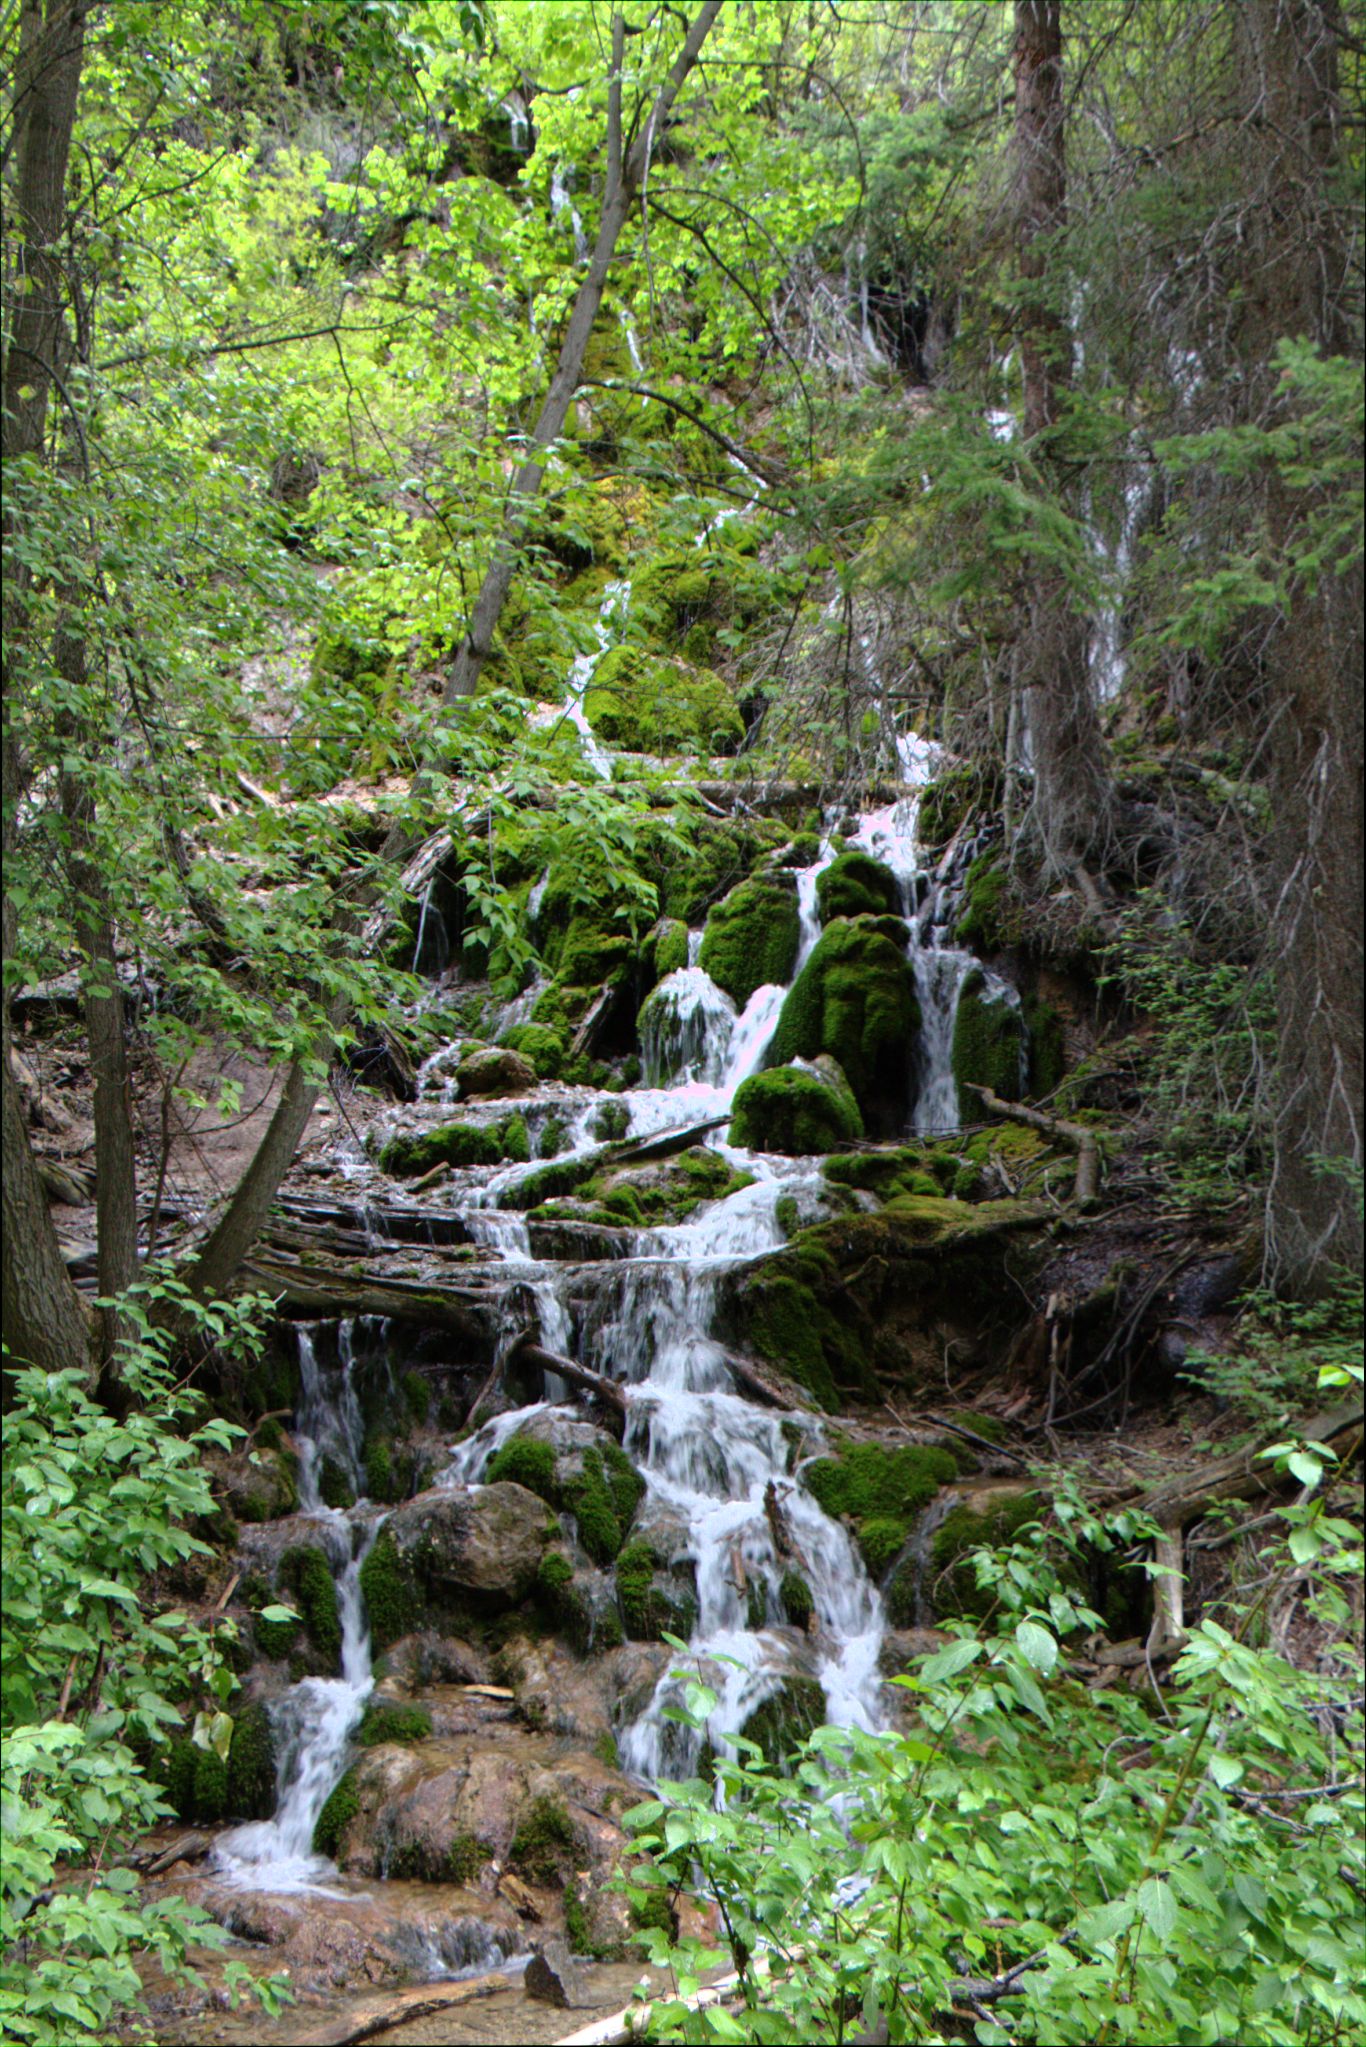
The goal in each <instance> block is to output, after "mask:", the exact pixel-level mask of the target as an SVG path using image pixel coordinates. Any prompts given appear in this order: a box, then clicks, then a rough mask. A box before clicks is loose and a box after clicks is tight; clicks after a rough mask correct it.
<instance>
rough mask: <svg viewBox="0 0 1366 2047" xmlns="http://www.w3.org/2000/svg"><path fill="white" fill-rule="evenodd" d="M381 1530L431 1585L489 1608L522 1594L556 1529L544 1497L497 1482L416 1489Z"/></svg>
mask: <svg viewBox="0 0 1366 2047" xmlns="http://www.w3.org/2000/svg"><path fill="white" fill-rule="evenodd" d="M385 1532H386V1534H387V1535H389V1536H390V1537H391V1538H392V1540H393V1542H394V1543H395V1545H396V1547H397V1548H398V1551H399V1554H400V1555H401V1556H402V1557H404V1558H405V1559H407V1560H408V1561H410V1562H411V1563H412V1565H413V1566H414V1568H415V1569H416V1571H417V1573H418V1575H419V1576H420V1577H421V1578H422V1579H423V1580H425V1582H426V1583H427V1584H428V1585H429V1586H430V1587H432V1589H433V1590H434V1591H435V1592H437V1593H438V1594H440V1593H446V1594H448V1595H450V1596H451V1597H452V1598H453V1599H454V1601H455V1602H456V1603H457V1604H460V1603H464V1602H465V1601H468V1602H469V1603H470V1604H471V1605H473V1606H475V1607H476V1608H478V1609H479V1610H480V1611H482V1612H490V1613H492V1612H498V1611H499V1610H501V1609H502V1608H504V1607H508V1606H518V1605H520V1604H521V1602H522V1600H524V1599H525V1598H526V1596H527V1594H528V1593H529V1592H530V1591H531V1588H532V1585H533V1583H534V1581H535V1577H536V1567H537V1565H538V1564H539V1563H540V1561H541V1557H542V1554H543V1552H544V1550H545V1546H546V1543H547V1541H548V1540H549V1539H550V1536H551V1534H552V1533H555V1534H558V1532H559V1531H558V1528H557V1526H556V1525H555V1523H554V1522H553V1520H552V1518H551V1516H550V1514H549V1512H548V1510H547V1508H546V1504H545V1502H544V1500H540V1499H538V1498H537V1497H536V1495H535V1493H530V1492H528V1491H527V1490H526V1488H525V1487H524V1486H519V1485H511V1484H508V1483H502V1484H499V1485H486V1486H451V1487H449V1488H441V1489H436V1488H433V1489H432V1490H431V1491H429V1492H425V1493H419V1494H418V1496H417V1498H416V1499H414V1500H407V1501H405V1502H404V1504H403V1505H402V1506H400V1507H396V1508H395V1509H394V1511H393V1513H392V1514H391V1515H390V1516H389V1519H388V1521H387V1522H386V1523H385Z"/></svg>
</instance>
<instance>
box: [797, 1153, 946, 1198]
mask: <svg viewBox="0 0 1366 2047" xmlns="http://www.w3.org/2000/svg"><path fill="white" fill-rule="evenodd" d="M961 1165H962V1161H961V1160H960V1159H959V1158H958V1156H957V1155H956V1154H955V1153H954V1152H952V1151H951V1150H949V1149H948V1148H947V1147H946V1146H942V1145H930V1144H906V1145H898V1146H897V1148H896V1150H895V1151H868V1152H837V1153H836V1154H835V1155H834V1157H832V1158H828V1159H827V1160H826V1161H825V1164H824V1165H823V1166H822V1168H821V1171H822V1173H823V1174H824V1175H825V1178H826V1179H827V1180H829V1181H830V1182H831V1183H832V1184H833V1185H834V1186H837V1187H858V1188H861V1189H863V1190H864V1191H865V1192H867V1193H870V1194H876V1195H877V1197H878V1199H879V1200H880V1201H894V1200H895V1199H896V1198H897V1196H898V1195H902V1194H947V1193H949V1192H950V1191H951V1189H952V1187H953V1183H954V1180H955V1179H956V1177H957V1175H958V1173H959V1171H960V1170H961Z"/></svg>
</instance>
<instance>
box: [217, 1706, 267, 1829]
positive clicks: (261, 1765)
mask: <svg viewBox="0 0 1366 2047" xmlns="http://www.w3.org/2000/svg"><path fill="white" fill-rule="evenodd" d="M226 1793H227V1811H228V1814H229V1816H230V1817H231V1818H233V1819H243V1820H268V1819H269V1818H270V1816H271V1814H272V1813H273V1812H274V1810H275V1741H274V1737H273V1736H272V1734H271V1731H270V1715H269V1714H268V1713H267V1711H266V1709H265V1707H264V1706H262V1705H260V1704H255V1705H250V1706H245V1707H244V1708H243V1709H242V1711H241V1712H240V1713H239V1714H238V1715H237V1717H236V1719H235V1720H234V1721H233V1723H232V1741H231V1744H230V1746H229V1748H228V1775H227V1785H226Z"/></svg>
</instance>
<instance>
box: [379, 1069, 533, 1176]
mask: <svg viewBox="0 0 1366 2047" xmlns="http://www.w3.org/2000/svg"><path fill="white" fill-rule="evenodd" d="M509 1056H512V1057H515V1056H517V1055H515V1054H511V1055H509ZM523 1063H525V1062H523ZM527 1071H528V1072H530V1071H531V1068H530V1066H529V1065H528V1067H527ZM530 1156H531V1147H530V1142H529V1140H528V1137H527V1127H526V1119H525V1118H524V1117H522V1116H518V1115H513V1116H503V1117H501V1118H499V1119H498V1120H497V1121H496V1122H492V1123H441V1124H438V1125H437V1127H436V1128H435V1129H434V1130H422V1131H418V1132H415V1133H413V1134H411V1135H408V1136H398V1137H391V1138H390V1139H389V1140H388V1142H387V1143H385V1144H383V1145H381V1147H380V1151H379V1156H378V1158H377V1160H376V1164H377V1165H378V1166H379V1169H380V1171H381V1172H382V1173H388V1174H389V1175H390V1177H391V1178H392V1179H395V1180H415V1179H418V1178H419V1177H420V1176H421V1175H422V1174H423V1173H430V1172H432V1171H433V1170H434V1169H435V1168H436V1167H437V1166H497V1165H501V1164H502V1163H503V1162H504V1161H505V1160H510V1161H512V1162H514V1163H520V1162H521V1161H522V1160H524V1159H528V1158H530Z"/></svg>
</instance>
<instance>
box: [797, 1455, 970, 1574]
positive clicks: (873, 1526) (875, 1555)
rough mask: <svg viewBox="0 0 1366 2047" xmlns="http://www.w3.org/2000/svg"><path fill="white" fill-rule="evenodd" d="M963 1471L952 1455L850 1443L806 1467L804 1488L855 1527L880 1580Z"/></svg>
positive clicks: (872, 1568) (828, 1511) (825, 1507)
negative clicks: (945, 1487)
mask: <svg viewBox="0 0 1366 2047" xmlns="http://www.w3.org/2000/svg"><path fill="white" fill-rule="evenodd" d="M958 1470H959V1463H958V1459H957V1457H956V1456H955V1455H954V1453H953V1452H952V1451H951V1450H940V1449H936V1448H933V1447H927V1446H922V1445H920V1444H916V1443H906V1444H901V1445H899V1446H897V1447H896V1448H894V1449H889V1448H886V1447H885V1446H884V1445H882V1444H881V1443H850V1444H846V1445H844V1446H842V1447H841V1449H840V1450H839V1452H838V1454H837V1455H836V1456H834V1457H821V1458H818V1459H817V1460H816V1462H815V1463H814V1464H809V1465H807V1466H806V1468H805V1470H804V1471H803V1472H802V1483H803V1484H804V1485H805V1486H806V1488H807V1491H808V1492H809V1493H811V1495H812V1496H813V1498H814V1499H815V1500H816V1501H817V1502H818V1503H819V1505H820V1506H822V1507H823V1508H824V1509H825V1512H826V1513H827V1514H829V1515H831V1516H833V1517H836V1518H839V1519H841V1520H845V1521H847V1522H849V1523H850V1525H851V1526H852V1528H853V1531H854V1537H855V1540H856V1541H857V1543H858V1545H859V1548H860V1550H861V1552H862V1554H863V1561H864V1563H865V1564H866V1565H867V1567H868V1570H869V1571H870V1572H871V1573H872V1575H873V1576H874V1577H881V1575H882V1573H883V1572H884V1571H885V1570H886V1568H887V1566H888V1565H889V1564H890V1563H891V1561H892V1559H893V1558H894V1557H895V1556H896V1554H897V1551H898V1550H900V1549H901V1548H902V1547H903V1545H904V1544H905V1542H906V1540H907V1538H908V1537H909V1535H910V1533H911V1530H912V1528H913V1526H914V1523H915V1520H916V1518H917V1516H918V1515H919V1514H920V1513H921V1512H923V1510H924V1509H925V1508H926V1507H927V1506H928V1505H929V1503H930V1501H931V1500H932V1499H933V1498H934V1496H935V1494H936V1493H937V1492H938V1490H939V1488H940V1486H941V1485H944V1484H945V1483H947V1481H948V1480H949V1479H952V1478H956V1477H957V1476H958Z"/></svg>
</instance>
